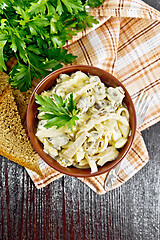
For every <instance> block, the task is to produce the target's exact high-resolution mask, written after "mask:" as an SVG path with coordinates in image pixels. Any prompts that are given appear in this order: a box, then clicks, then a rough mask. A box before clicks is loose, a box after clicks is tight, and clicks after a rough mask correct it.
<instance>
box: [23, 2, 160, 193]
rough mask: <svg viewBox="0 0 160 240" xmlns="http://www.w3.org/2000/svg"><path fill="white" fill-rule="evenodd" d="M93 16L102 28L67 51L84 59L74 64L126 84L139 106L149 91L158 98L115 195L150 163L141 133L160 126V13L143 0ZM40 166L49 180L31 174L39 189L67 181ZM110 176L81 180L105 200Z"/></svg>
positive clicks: (120, 4) (97, 27)
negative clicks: (141, 96) (139, 99)
mask: <svg viewBox="0 0 160 240" xmlns="http://www.w3.org/2000/svg"><path fill="white" fill-rule="evenodd" d="M89 11H90V13H91V14H92V15H94V16H95V17H97V19H98V20H99V24H98V25H95V26H94V27H93V28H91V29H87V30H86V31H83V32H82V33H79V35H78V36H76V37H74V38H73V39H72V40H71V41H69V42H68V43H67V44H66V46H65V47H66V48H68V49H69V51H70V52H72V53H73V54H75V55H77V56H78V57H77V59H76V60H75V61H74V63H73V64H86V65H93V66H96V67H99V68H103V69H105V70H107V71H109V72H110V73H111V74H113V75H114V76H115V77H117V78H118V79H119V80H120V81H122V83H123V84H124V85H125V87H126V88H127V90H128V91H129V93H130V95H131V97H132V99H133V101H135V100H136V98H137V97H138V96H139V94H140V93H141V91H143V90H144V91H145V92H148V94H151V95H152V96H153V100H152V103H151V105H150V109H149V110H148V114H147V116H146V118H145V120H144V122H143V124H142V125H141V126H139V127H138V130H137V132H136V136H135V140H134V143H133V145H132V147H131V149H130V151H129V153H128V154H127V156H126V158H125V159H124V160H123V162H122V165H121V168H120V170H119V173H118V179H117V180H116V182H115V183H114V185H113V186H111V188H110V189H109V190H112V189H114V188H116V187H118V186H120V185H121V184H123V183H124V182H126V181H127V180H128V179H129V178H131V177H132V176H133V175H134V174H135V173H136V172H138V171H139V170H140V169H141V168H142V167H143V166H144V165H145V164H146V163H147V162H148V153H147V149H146V146H145V144H144V141H143V138H142V135H141V133H140V131H142V130H144V129H146V128H148V127H150V126H151V125H153V124H155V123H156V122H158V121H159V120H160V97H159V96H160V78H159V77H160V62H159V60H160V59H159V56H160V13H159V12H158V11H156V10H155V9H153V8H152V7H150V6H148V5H147V4H145V3H144V2H142V1H140V0H106V1H105V2H104V3H103V5H102V6H100V7H98V8H94V9H89ZM39 166H40V168H41V170H42V172H43V174H44V177H43V178H40V177H39V176H38V175H36V174H35V173H33V172H32V171H30V170H27V171H28V173H29V175H30V177H31V178H32V180H33V182H34V183H35V186H36V187H37V188H42V187H45V186H46V185H47V184H49V183H50V182H52V181H54V180H55V179H58V178H60V177H62V176H63V174H61V173H58V172H57V171H55V170H53V169H52V168H50V167H49V166H48V165H47V164H46V163H45V162H44V161H43V160H39ZM107 174H108V173H105V174H103V175H100V176H97V177H90V178H79V179H80V180H81V181H82V182H84V183H85V184H87V185H88V186H89V187H90V188H91V189H93V190H94V191H95V192H96V193H98V194H104V193H106V190H105V188H104V182H105V179H106V177H107Z"/></svg>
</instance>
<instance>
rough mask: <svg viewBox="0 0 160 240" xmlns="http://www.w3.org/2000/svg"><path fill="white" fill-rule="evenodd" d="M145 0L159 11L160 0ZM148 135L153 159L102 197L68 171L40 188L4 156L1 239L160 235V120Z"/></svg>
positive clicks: (150, 239)
mask: <svg viewBox="0 0 160 240" xmlns="http://www.w3.org/2000/svg"><path fill="white" fill-rule="evenodd" d="M145 2H147V3H148V4H150V5H152V6H154V7H155V8H157V9H159V10H160V0H154V1H153V0H152V1H151V0H145ZM143 137H144V140H145V143H146V145H147V148H148V151H149V155H150V161H149V163H148V164H147V165H146V166H145V167H144V168H143V169H141V170H140V171H139V172H138V173H137V174H136V175H134V176H133V177H132V178H131V179H130V180H129V181H128V182H127V183H125V184H123V185H122V186H121V187H119V188H117V189H115V190H113V191H111V192H109V193H107V194H105V195H103V196H99V195H97V194H96V193H94V192H93V191H92V190H91V189H89V188H88V187H87V186H85V185H84V184H83V183H82V182H80V181H79V180H77V179H76V178H72V177H68V176H65V177H63V178H61V179H58V180H56V181H55V182H53V183H51V184H50V185H48V186H47V187H45V188H43V189H41V190H37V189H36V188H35V187H34V184H33V183H32V181H31V180H30V178H29V177H28V175H27V173H26V171H25V170H24V169H23V168H22V167H20V166H18V165H17V164H15V163H13V162H11V161H8V160H7V159H5V158H3V157H1V156H0V240H1V239H11V240H18V239H29V240H32V239H38V240H52V239H53V240H54V239H60V240H62V239H77V240H81V239H85V240H88V239H92V240H96V239H97V240H100V239H109V240H119V239H122V240H140V239H142V240H158V239H160V144H159V143H160V123H158V124H156V125H154V126H152V127H151V128H150V129H148V130H145V131H144V132H143Z"/></svg>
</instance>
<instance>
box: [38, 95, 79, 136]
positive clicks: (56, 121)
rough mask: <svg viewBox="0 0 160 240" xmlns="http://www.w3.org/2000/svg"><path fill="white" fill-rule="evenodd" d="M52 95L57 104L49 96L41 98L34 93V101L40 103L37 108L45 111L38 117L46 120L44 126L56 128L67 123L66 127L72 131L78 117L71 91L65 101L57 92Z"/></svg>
mask: <svg viewBox="0 0 160 240" xmlns="http://www.w3.org/2000/svg"><path fill="white" fill-rule="evenodd" d="M53 96H54V99H55V101H56V103H57V104H56V103H54V101H53V100H52V99H51V98H50V97H47V96H44V98H43V97H42V96H41V95H38V94H37V93H35V98H36V103H38V104H39V105H41V107H39V108H38V110H40V111H43V112H45V114H44V115H42V116H40V119H43V120H47V123H46V124H45V125H44V127H46V128H51V127H53V126H57V129H58V128H61V127H63V126H65V125H66V124H67V125H68V128H69V129H71V131H73V126H76V122H75V121H76V120H78V119H79V118H78V117H77V116H76V114H77V113H78V112H79V109H77V108H76V106H75V101H74V100H73V93H71V94H70V96H69V98H68V99H66V100H65V101H63V99H62V97H61V96H58V95H57V94H53Z"/></svg>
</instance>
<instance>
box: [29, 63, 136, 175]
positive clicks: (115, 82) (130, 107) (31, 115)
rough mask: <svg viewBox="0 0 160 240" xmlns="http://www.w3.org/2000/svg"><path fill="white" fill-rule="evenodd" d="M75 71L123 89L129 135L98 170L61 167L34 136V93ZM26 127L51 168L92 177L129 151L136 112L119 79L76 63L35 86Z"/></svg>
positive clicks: (32, 140)
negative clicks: (114, 154)
mask: <svg viewBox="0 0 160 240" xmlns="http://www.w3.org/2000/svg"><path fill="white" fill-rule="evenodd" d="M76 71H82V72H84V73H87V74H88V73H89V74H91V75H96V76H99V77H100V79H101V81H102V82H103V83H104V84H105V85H106V86H112V87H117V86H121V87H122V88H123V89H124V91H125V98H124V103H125V104H126V105H127V107H128V110H129V114H130V128H131V135H130V136H129V138H128V141H127V143H126V145H125V146H124V147H123V148H122V149H121V150H120V153H119V155H118V157H117V158H116V159H115V160H113V161H112V162H108V163H106V164H105V165H104V166H102V167H99V168H98V172H96V173H92V174H91V171H90V169H78V168H75V167H67V168H65V167H62V166H61V165H60V164H59V163H58V162H57V161H56V160H55V159H53V158H52V157H51V156H49V155H48V154H46V153H45V152H44V151H43V146H42V144H41V143H40V141H39V140H38V138H37V137H36V136H35V133H36V127H37V118H36V115H37V104H36V102H35V97H34V95H35V93H37V94H41V92H43V91H44V90H47V89H49V88H51V87H52V86H53V85H55V80H56V78H57V77H58V76H59V75H60V74H61V73H66V74H71V73H73V72H76ZM27 128H28V133H29V137H30V140H31V143H32V145H33V147H34V148H35V150H36V151H37V153H38V154H39V156H40V157H41V158H42V159H43V160H44V161H45V162H46V163H47V164H48V165H50V166H51V167H52V168H54V169H55V170H57V171H59V172H61V173H64V174H67V175H70V176H75V177H92V176H96V175H100V174H103V173H105V172H107V171H109V170H111V169H112V168H114V167H115V166H116V165H117V164H118V163H119V162H120V161H122V159H123V158H124V157H125V155H126V154H127V152H128V151H129V149H130V147H131V145H132V142H133V139H134V136H135V131H136V114H135V109H134V105H133V102H132V99H131V97H130V95H129V93H128V92H127V90H126V89H125V87H124V86H123V85H122V83H121V82H120V81H118V80H117V79H116V78H115V77H114V76H112V75H111V74H110V73H108V72H106V71H104V70H102V69H100V68H96V67H92V66H85V65H77V66H69V67H64V68H61V69H58V70H56V71H54V72H52V73H51V74H49V75H48V76H46V77H45V78H44V79H43V80H42V81H41V82H40V83H39V84H38V85H37V87H36V88H35V90H34V92H33V94H32V96H31V99H30V102H29V105H28V110H27Z"/></svg>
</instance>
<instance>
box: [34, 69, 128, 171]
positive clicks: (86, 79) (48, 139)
mask: <svg viewBox="0 0 160 240" xmlns="http://www.w3.org/2000/svg"><path fill="white" fill-rule="evenodd" d="M71 92H73V98H74V100H75V103H76V107H77V108H80V112H79V113H78V114H77V116H78V118H79V120H77V121H76V126H74V127H73V132H71V130H70V129H68V127H67V126H64V127H61V128H60V129H56V127H52V128H49V129H46V128H45V127H44V125H45V123H46V121H44V120H40V119H39V117H40V115H42V114H43V112H39V114H38V119H39V123H38V127H37V133H36V136H37V137H38V139H39V140H40V141H41V142H42V143H43V145H44V150H45V151H46V152H47V153H48V154H50V155H51V156H52V157H53V158H54V159H56V160H57V161H58V162H59V163H60V164H61V165H62V166H65V167H67V166H70V165H73V166H75V167H79V168H89V167H90V168H91V172H92V173H93V172H96V171H98V165H99V166H102V165H104V164H105V163H106V162H108V161H112V160H114V159H115V158H116V157H117V156H118V154H119V152H118V149H120V148H122V147H123V146H124V145H125V144H126V142H127V139H128V134H129V112H128V109H127V108H126V107H125V106H124V104H123V99H124V96H125V94H124V90H123V89H122V88H121V87H116V88H113V87H106V86H105V85H104V84H103V83H102V82H101V80H100V78H99V77H98V76H88V75H87V74H85V73H83V72H80V71H77V72H75V73H73V74H72V75H71V76H69V75H67V74H61V75H60V76H59V78H58V79H57V85H56V86H54V87H53V88H52V89H51V90H48V91H44V92H43V93H42V94H41V95H42V96H43V97H44V96H49V97H51V98H52V99H53V101H55V100H54V97H53V94H54V93H55V94H58V95H61V96H62V98H63V99H64V100H65V99H66V98H68V97H69V95H70V93H71Z"/></svg>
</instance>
